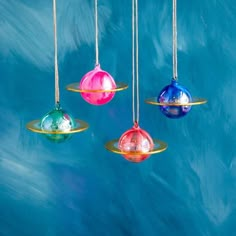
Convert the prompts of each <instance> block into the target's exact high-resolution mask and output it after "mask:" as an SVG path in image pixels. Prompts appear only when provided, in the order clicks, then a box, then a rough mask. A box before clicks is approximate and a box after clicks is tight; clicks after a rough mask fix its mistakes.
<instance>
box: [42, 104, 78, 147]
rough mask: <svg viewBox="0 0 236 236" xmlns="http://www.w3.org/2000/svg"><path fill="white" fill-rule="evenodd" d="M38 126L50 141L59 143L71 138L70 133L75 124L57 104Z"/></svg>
mask: <svg viewBox="0 0 236 236" xmlns="http://www.w3.org/2000/svg"><path fill="white" fill-rule="evenodd" d="M40 126H41V129H42V130H43V131H45V133H44V135H45V136H46V137H47V138H48V139H49V140H50V141H52V142H55V143H60V142H63V141H65V140H67V139H69V138H70V137H71V134H70V131H71V130H72V129H74V128H75V126H76V122H75V120H74V118H73V117H72V116H71V115H70V114H68V113H67V112H66V111H65V110H63V109H62V108H61V107H60V105H59V104H57V106H56V107H55V108H54V109H53V110H51V111H50V112H48V113H47V114H46V115H44V116H43V118H42V119H41V122H40ZM47 132H48V133H47Z"/></svg>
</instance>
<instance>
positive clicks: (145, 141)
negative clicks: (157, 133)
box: [118, 124, 154, 162]
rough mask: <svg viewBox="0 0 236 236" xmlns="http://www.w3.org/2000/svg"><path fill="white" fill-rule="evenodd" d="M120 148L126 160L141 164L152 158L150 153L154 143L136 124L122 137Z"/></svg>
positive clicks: (119, 143)
mask: <svg viewBox="0 0 236 236" xmlns="http://www.w3.org/2000/svg"><path fill="white" fill-rule="evenodd" d="M118 147H119V149H120V150H121V151H122V152H124V153H125V154H123V157H124V158H125V159H126V160H128V161H131V162H141V161H144V160H146V159H147V158H148V157H149V156H150V154H149V152H150V151H151V150H152V149H153V147H154V143H153V140H152V138H151V136H150V135H149V134H148V133H147V132H146V131H145V130H143V129H141V128H140V127H139V125H138V124H135V125H134V126H133V128H131V129H129V130H127V131H126V132H125V133H124V134H123V135H122V136H121V137H120V139H119V142H118Z"/></svg>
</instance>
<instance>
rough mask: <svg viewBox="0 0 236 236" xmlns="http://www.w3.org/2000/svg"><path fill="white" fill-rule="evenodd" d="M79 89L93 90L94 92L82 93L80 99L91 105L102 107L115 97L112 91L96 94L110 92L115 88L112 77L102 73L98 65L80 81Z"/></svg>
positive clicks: (104, 72)
mask: <svg viewBox="0 0 236 236" xmlns="http://www.w3.org/2000/svg"><path fill="white" fill-rule="evenodd" d="M79 88H80V89H81V90H94V92H91V93H90V92H82V93H81V96H82V98H83V99H84V100H85V101H86V102H88V103H90V104H92V105H104V104H106V103H108V102H110V101H111V100H112V98H113V97H114V96H115V92H114V91H110V92H96V91H97V90H110V89H115V88H116V83H115V81H114V79H113V78H112V76H111V75H110V74H109V73H108V72H106V71H103V70H102V69H101V68H100V65H97V66H96V67H95V69H94V70H92V71H89V72H88V73H87V74H85V75H84V76H83V78H82V79H81V81H80V85H79Z"/></svg>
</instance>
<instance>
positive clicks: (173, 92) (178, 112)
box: [157, 79, 192, 119]
mask: <svg viewBox="0 0 236 236" xmlns="http://www.w3.org/2000/svg"><path fill="white" fill-rule="evenodd" d="M157 101H158V102H159V103H167V105H161V106H160V110H161V112H162V113H163V114H164V115H165V116H167V117H169V118H172V119H177V118H181V117H183V116H185V115H187V114H188V112H189V111H190V110H191V106H189V105H188V106H187V105H183V104H188V103H191V101H192V97H191V95H190V93H189V91H188V90H187V89H186V88H185V87H183V86H181V85H180V84H178V83H177V81H176V80H174V79H172V81H171V84H169V85H167V86H166V87H164V88H163V89H162V90H161V92H160V94H159V96H158V98H157Z"/></svg>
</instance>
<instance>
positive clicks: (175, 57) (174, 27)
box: [172, 0, 178, 80]
mask: <svg viewBox="0 0 236 236" xmlns="http://www.w3.org/2000/svg"><path fill="white" fill-rule="evenodd" d="M176 1H177V0H173V16H172V17H173V25H172V30H173V31H172V33H173V79H174V80H177V77H178V73H177V9H176V8H177V7H176Z"/></svg>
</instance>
